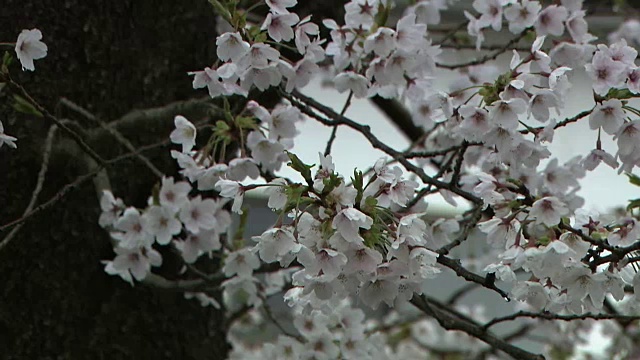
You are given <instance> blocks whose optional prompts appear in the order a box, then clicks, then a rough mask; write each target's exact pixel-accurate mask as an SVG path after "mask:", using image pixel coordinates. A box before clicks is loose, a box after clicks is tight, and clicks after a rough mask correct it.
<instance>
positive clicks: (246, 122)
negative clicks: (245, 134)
mask: <svg viewBox="0 0 640 360" xmlns="http://www.w3.org/2000/svg"><path fill="white" fill-rule="evenodd" d="M236 124H238V127H239V128H241V129H246V130H254V129H255V128H256V120H255V118H254V117H250V116H239V117H237V118H236Z"/></svg>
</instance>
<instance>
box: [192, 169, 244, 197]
mask: <svg viewBox="0 0 640 360" xmlns="http://www.w3.org/2000/svg"><path fill="white" fill-rule="evenodd" d="M228 169H229V167H228V166H227V165H226V164H214V165H213V166H209V167H208V168H206V169H204V170H203V171H202V172H201V173H200V176H198V190H201V191H206V190H213V189H215V185H216V183H217V182H218V181H219V180H220V179H221V178H223V177H225V176H226V175H227V170H228ZM243 179H244V178H243Z"/></svg>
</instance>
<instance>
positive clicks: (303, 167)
mask: <svg viewBox="0 0 640 360" xmlns="http://www.w3.org/2000/svg"><path fill="white" fill-rule="evenodd" d="M287 156H289V160H291V161H290V162H289V163H288V164H287V165H289V167H291V168H292V169H293V170H295V171H297V172H299V173H300V175H302V178H304V180H305V181H306V182H307V184H309V185H311V184H313V179H311V168H312V167H314V166H315V164H313V165H307V164H305V163H303V162H302V160H300V158H299V157H298V156H296V155H295V154H293V153H291V152H289V151H287Z"/></svg>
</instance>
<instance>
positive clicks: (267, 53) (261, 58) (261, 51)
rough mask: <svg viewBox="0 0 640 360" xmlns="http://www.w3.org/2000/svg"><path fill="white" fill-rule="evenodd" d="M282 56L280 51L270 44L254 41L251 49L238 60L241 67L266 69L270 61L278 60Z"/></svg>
mask: <svg viewBox="0 0 640 360" xmlns="http://www.w3.org/2000/svg"><path fill="white" fill-rule="evenodd" d="M279 58H280V52H279V51H278V50H276V49H274V48H273V47H271V46H270V45H268V44H264V43H254V44H252V45H251V47H250V48H249V51H248V52H247V53H246V54H245V55H244V56H243V57H242V58H240V59H239V60H238V63H239V66H240V67H241V68H249V67H253V68H257V69H264V68H266V67H268V66H269V63H271V62H276V61H278V59H279Z"/></svg>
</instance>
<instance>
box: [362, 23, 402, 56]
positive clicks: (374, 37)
mask: <svg viewBox="0 0 640 360" xmlns="http://www.w3.org/2000/svg"><path fill="white" fill-rule="evenodd" d="M395 35H396V32H395V31H393V29H389V28H387V27H380V28H378V30H376V32H374V33H373V34H371V35H369V36H367V38H366V39H365V41H364V51H366V52H368V53H370V52H374V53H375V54H376V55H378V56H382V57H387V56H389V54H391V52H392V51H393V50H394V48H395V45H396V42H395V38H394V37H395Z"/></svg>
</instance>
